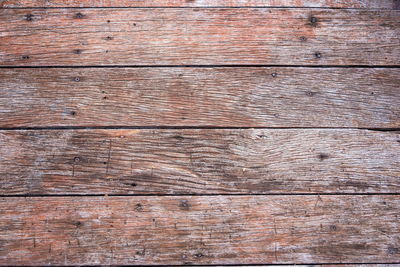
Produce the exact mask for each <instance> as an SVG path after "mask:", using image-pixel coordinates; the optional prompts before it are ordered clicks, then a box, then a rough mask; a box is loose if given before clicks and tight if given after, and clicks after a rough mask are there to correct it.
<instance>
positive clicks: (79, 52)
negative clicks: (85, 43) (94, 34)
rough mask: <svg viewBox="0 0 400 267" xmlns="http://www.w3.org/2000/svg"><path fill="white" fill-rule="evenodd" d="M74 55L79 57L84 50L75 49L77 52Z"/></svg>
mask: <svg viewBox="0 0 400 267" xmlns="http://www.w3.org/2000/svg"><path fill="white" fill-rule="evenodd" d="M74 53H75V54H77V55H79V54H81V53H82V50H80V49H75V50H74Z"/></svg>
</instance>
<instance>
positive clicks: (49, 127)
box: [0, 126, 400, 132]
mask: <svg viewBox="0 0 400 267" xmlns="http://www.w3.org/2000/svg"><path fill="white" fill-rule="evenodd" d="M185 129H188V130H191V129H194V130H196V129H198V130H224V129H226V130H242V129H243V130H248V129H261V130H290V129H294V130H296V129H299V130H301V129H309V130H313V129H314V130H320V129H327V130H340V129H343V130H368V131H382V132H394V131H400V128H359V127H224V126H48V127H0V131H18V130H22V131H29V130H185Z"/></svg>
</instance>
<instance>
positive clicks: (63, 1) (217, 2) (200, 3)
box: [0, 0, 398, 8]
mask: <svg viewBox="0 0 400 267" xmlns="http://www.w3.org/2000/svg"><path fill="white" fill-rule="evenodd" d="M208 6H218V7H223V6H225V7H230V6H242V7H252V6H253V7H254V6H257V7H260V6H264V7H333V8H398V1H397V0H162V1H154V0H134V1H132V0H107V1H104V0H72V1H71V0H39V1H37V0H0V7H4V8H12V7H208Z"/></svg>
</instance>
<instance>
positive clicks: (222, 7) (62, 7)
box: [0, 6, 395, 11]
mask: <svg viewBox="0 0 400 267" xmlns="http://www.w3.org/2000/svg"><path fill="white" fill-rule="evenodd" d="M207 8H209V9H253V8H265V9H328V10H329V9H339V10H340V9H344V10H371V11H392V10H395V9H393V8H389V7H387V8H368V7H366V8H363V7H359V8H357V7H306V6H140V7H139V6H132V7H129V6H112V7H106V6H105V7H101V6H98V7H90V6H87V7H76V6H74V7H72V6H56V7H1V8H0V10H1V9H4V10H6V9H207Z"/></svg>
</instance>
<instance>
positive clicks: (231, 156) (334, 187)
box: [0, 129, 400, 195]
mask: <svg viewBox="0 0 400 267" xmlns="http://www.w3.org/2000/svg"><path fill="white" fill-rule="evenodd" d="M399 140H400V133H395V132H378V131H368V130H335V129H331V130H329V129H324V130H316V129H314V130H313V129H308V130H301V129H291V130H287V129H286V130H283V129H282V130H227V129H220V130H209V129H208V130H35V131H31V130H29V131H0V159H1V161H0V177H1V178H0V179H1V180H0V195H10V194H11V195H14V194H15V195H16V194H52V195H58V194H82V195H85V194H254V193H258V194H260V193H261V194H264V193H284V194H292V193H366V192H369V193H399V192H400V179H399V177H400V161H399V160H400V157H399V151H400V149H399V148H400V143H399Z"/></svg>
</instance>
